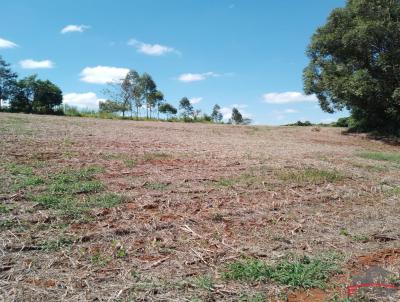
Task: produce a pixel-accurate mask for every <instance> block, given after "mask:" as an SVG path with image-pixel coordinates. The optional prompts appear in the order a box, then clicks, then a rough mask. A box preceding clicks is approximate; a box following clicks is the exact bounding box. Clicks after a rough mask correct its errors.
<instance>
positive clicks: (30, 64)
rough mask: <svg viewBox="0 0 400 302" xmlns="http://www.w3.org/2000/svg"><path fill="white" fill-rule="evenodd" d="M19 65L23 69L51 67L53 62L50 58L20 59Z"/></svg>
mask: <svg viewBox="0 0 400 302" xmlns="http://www.w3.org/2000/svg"><path fill="white" fill-rule="evenodd" d="M19 65H20V66H21V67H22V68H24V69H39V68H53V67H54V64H53V62H52V61H50V60H43V61H35V60H32V59H27V60H22V61H20V62H19Z"/></svg>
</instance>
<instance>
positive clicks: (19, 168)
mask: <svg viewBox="0 0 400 302" xmlns="http://www.w3.org/2000/svg"><path fill="white" fill-rule="evenodd" d="M6 168H7V170H8V171H9V172H10V173H11V174H12V175H15V176H16V175H23V176H32V175H33V169H32V167H30V166H27V165H17V164H9V165H7V167H6Z"/></svg>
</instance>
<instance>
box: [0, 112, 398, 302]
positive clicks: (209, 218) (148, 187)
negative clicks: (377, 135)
mask: <svg viewBox="0 0 400 302" xmlns="http://www.w3.org/2000/svg"><path fill="white" fill-rule="evenodd" d="M396 152H397V154H398V152H399V150H398V148H396V147H394V146H389V145H384V144H382V143H380V142H376V141H371V140H367V139H365V138H362V137H357V136H343V135H341V134H340V130H338V129H333V128H321V129H320V131H318V132H316V131H311V129H309V128H306V127H299V128H297V127H291V128H287V127H280V128H279V127H278V128H269V127H241V126H224V125H203V124H178V123H159V122H132V121H121V120H116V121H112V120H98V119H84V118H64V117H49V116H35V115H19V114H0V183H1V186H0V202H1V204H0V232H1V242H0V261H1V267H0V297H1V298H0V300H1V299H3V300H5V301H45V300H46V301H60V300H62V301H264V300H267V301H268V300H269V301H278V300H279V299H280V300H281V301H285V299H287V297H289V301H292V302H295V301H300V300H293V299H292V298H290V290H291V289H295V288H297V287H300V288H301V287H302V286H304V285H303V284H314V283H312V280H311V281H309V282H311V283H301V282H297V281H296V282H297V283H296V282H295V283H293V284H295V286H292V287H291V286H289V287H288V286H287V285H285V284H291V283H285V282H283V281H282V280H283V279H282V278H283V277H281V276H279V278H278V277H269V278H265V279H262V280H261V279H260V280H256V281H252V282H248V281H246V282H243V281H242V280H240V278H236V279H235V278H231V279H227V278H224V273H225V272H226V268H227V267H229V265H232V264H234V263H237V262H238V261H239V262H240V259H243V257H244V258H245V259H254V261H256V262H255V263H263V265H265V266H266V267H269V268H270V267H274V268H276V267H278V268H280V267H281V266H280V263H282V259H286V258H287V257H293V258H294V259H303V258H302V257H303V256H307V257H310V259H317V258H318V257H320V256H321V255H324V254H326V253H332V252H335V253H340V254H342V257H343V260H342V262H341V263H339V264H337V265H338V269H341V270H343V271H344V273H346V272H349V271H350V269H351V265H350V264H351V263H353V262H355V261H357V259H358V258H357V257H358V256H362V255H369V254H373V255H375V254H374V253H377V252H379V251H382V250H386V249H388V248H393V247H396V246H397V247H398V246H399V238H400V232H399V230H400V194H399V193H398V192H399V189H398V188H399V187H400V181H399V180H400V168H399V165H398V160H397V155H396ZM371 154H373V156H372V155H371ZM376 154H384V156H381V155H376ZM399 254H400V253H399ZM395 255H398V254H395ZM318 259H319V258H318ZM384 259H386V260H388V259H389V260H390V261H388V263H385V267H387V268H388V269H390V270H392V271H394V272H395V271H396V270H397V272H398V270H399V263H400V261H399V257H397V256H396V257H389V258H387V257H386V258H384ZM386 260H385V261H386ZM301 265H305V264H301ZM302 267H303V266H302ZM321 267H326V263H323V262H322V263H321ZM286 268H289V270H288V271H289V273H287V274H286V272H287V270H284V272H285V275H284V278H285V280H286V279H287V280H297V279H295V277H296V276H294V275H293V274H292V273H291V269H292V268H293V265H292V264H290V263H289V264H287V265H286V266H285V269H286ZM313 269H315V267H314V266H313ZM316 269H318V267H317V268H316ZM335 269H336V268H335ZM279 273H281V271H279ZM313 273H314V271H313ZM315 273H316V274H318V271H316V272H315ZM286 275H287V276H286ZM323 277H324V278H323V282H324V286H323V287H324V288H325V287H327V288H329V286H330V285H332V284H333V283H332V282H334V281H330V279H329V280H328V275H325V274H324V275H323ZM325 277H326V278H325ZM317 281H318V280H317ZM293 282H294V281H293ZM302 282H303V281H302ZM307 282H308V281H307ZM325 282H327V284H326V286H325ZM317 285H318V284H317ZM307 287H308V285H307ZM310 287H314V286H310ZM320 287H322V285H321V286H320ZM290 299H292V300H290ZM309 301H311V300H309ZM312 301H317V300H312Z"/></svg>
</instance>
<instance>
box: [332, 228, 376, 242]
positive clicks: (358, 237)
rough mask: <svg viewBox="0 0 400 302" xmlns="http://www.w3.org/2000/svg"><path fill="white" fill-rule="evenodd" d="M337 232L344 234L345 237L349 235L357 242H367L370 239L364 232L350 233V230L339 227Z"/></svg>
mask: <svg viewBox="0 0 400 302" xmlns="http://www.w3.org/2000/svg"><path fill="white" fill-rule="evenodd" d="M339 234H340V235H342V236H346V237H350V238H351V239H352V240H353V241H357V242H363V243H366V242H369V241H370V237H369V236H368V235H366V234H355V235H352V234H350V232H349V231H348V230H346V229H340V231H339Z"/></svg>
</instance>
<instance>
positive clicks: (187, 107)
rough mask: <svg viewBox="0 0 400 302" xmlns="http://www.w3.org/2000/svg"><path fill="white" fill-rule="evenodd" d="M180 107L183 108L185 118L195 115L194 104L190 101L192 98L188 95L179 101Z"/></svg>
mask: <svg viewBox="0 0 400 302" xmlns="http://www.w3.org/2000/svg"><path fill="white" fill-rule="evenodd" d="M179 109H181V110H182V116H183V118H184V119H185V120H186V119H189V118H191V117H193V115H194V108H193V105H192V103H190V100H189V99H188V98H187V97H183V98H182V99H181V100H180V101H179Z"/></svg>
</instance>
